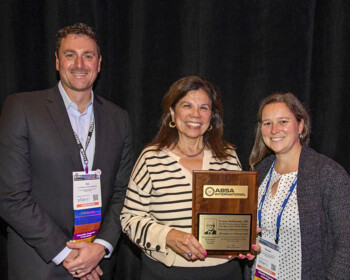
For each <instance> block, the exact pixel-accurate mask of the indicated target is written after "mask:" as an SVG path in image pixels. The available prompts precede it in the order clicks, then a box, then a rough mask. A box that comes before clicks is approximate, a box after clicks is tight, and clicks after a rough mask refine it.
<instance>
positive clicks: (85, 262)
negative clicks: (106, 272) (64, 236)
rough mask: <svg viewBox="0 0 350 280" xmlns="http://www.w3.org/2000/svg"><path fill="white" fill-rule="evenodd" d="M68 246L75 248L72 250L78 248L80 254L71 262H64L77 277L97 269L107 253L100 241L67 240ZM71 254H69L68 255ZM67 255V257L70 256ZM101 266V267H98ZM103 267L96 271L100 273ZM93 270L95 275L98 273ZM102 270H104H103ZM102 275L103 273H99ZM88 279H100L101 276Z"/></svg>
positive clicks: (66, 267)
mask: <svg viewBox="0 0 350 280" xmlns="http://www.w3.org/2000/svg"><path fill="white" fill-rule="evenodd" d="M67 247H68V248H70V249H73V250H72V251H75V250H77V251H78V253H79V255H78V256H77V257H76V258H75V259H73V260H71V261H70V262H68V261H67V262H63V266H64V267H65V269H67V270H68V272H69V273H70V274H71V275H72V276H74V277H75V278H82V277H83V276H85V275H87V274H89V273H90V272H92V271H93V270H95V269H96V268H97V266H98V264H99V262H100V261H101V259H102V258H103V257H104V255H105V249H104V247H103V246H102V245H101V244H98V243H89V242H85V241H82V242H67ZM68 256H69V255H68ZM68 256H67V257H68ZM98 268H99V267H98ZM100 270H101V269H100V268H99V269H97V271H95V272H96V273H97V274H99V271H100ZM95 272H93V274H94V275H91V276H95V275H96V273H95ZM101 272H102V271H101ZM99 275H102V274H99ZM87 279H99V278H91V277H89V278H87Z"/></svg>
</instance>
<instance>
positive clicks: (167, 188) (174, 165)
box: [121, 147, 242, 267]
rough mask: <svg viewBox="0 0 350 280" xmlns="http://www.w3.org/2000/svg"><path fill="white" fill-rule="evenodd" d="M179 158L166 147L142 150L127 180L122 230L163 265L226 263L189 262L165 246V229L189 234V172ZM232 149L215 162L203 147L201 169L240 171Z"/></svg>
mask: <svg viewBox="0 0 350 280" xmlns="http://www.w3.org/2000/svg"><path fill="white" fill-rule="evenodd" d="M179 160H180V157H178V156H176V155H175V154H173V153H172V152H171V151H170V150H168V149H165V150H163V151H160V152H159V151H156V149H155V147H148V148H146V149H144V150H143V151H142V153H141V155H140V156H139V158H138V160H137V162H136V164H135V166H134V169H133V172H132V175H131V178H130V182H129V187H128V191H127V194H126V198H125V203H124V208H123V211H122V214H121V223H122V227H123V231H124V232H125V233H127V234H128V236H129V237H130V239H131V240H132V241H133V242H134V243H135V244H137V245H138V246H139V247H140V248H141V249H142V250H144V252H145V253H146V254H147V255H148V256H150V257H152V258H153V259H155V260H157V261H160V262H162V263H164V264H165V265H167V266H171V265H174V266H186V267H197V266H211V265H217V264H221V263H224V262H226V260H224V259H217V258H207V259H206V260H205V261H203V262H202V261H200V262H199V261H197V262H189V261H187V260H186V259H184V258H183V257H181V256H179V255H177V254H176V253H175V252H173V251H172V250H171V249H170V248H166V236H167V234H168V232H169V231H170V230H171V229H173V228H176V229H178V230H182V231H185V232H188V233H191V227H192V173H190V171H188V170H187V169H186V168H184V167H183V166H182V165H181V164H179ZM241 169H242V168H241V164H240V162H239V160H238V157H237V155H236V152H235V151H232V153H231V156H230V157H229V158H228V159H226V160H224V161H218V160H216V159H214V158H213V155H212V153H211V152H210V151H207V150H205V151H204V156H203V166H202V170H214V171H234V170H241Z"/></svg>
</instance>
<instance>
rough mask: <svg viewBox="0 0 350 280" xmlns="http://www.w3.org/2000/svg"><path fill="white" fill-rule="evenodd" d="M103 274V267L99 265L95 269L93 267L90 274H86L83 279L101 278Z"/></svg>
mask: <svg viewBox="0 0 350 280" xmlns="http://www.w3.org/2000/svg"><path fill="white" fill-rule="evenodd" d="M102 275H103V272H102V269H101V268H100V266H97V267H96V268H95V269H93V270H92V271H91V272H90V273H89V274H86V275H85V276H83V277H82V278H80V279H81V280H100V276H102Z"/></svg>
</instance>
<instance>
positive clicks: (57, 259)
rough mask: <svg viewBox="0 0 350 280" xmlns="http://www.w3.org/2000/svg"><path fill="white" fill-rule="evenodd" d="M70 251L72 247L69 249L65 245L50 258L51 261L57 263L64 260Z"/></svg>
mask: <svg viewBox="0 0 350 280" xmlns="http://www.w3.org/2000/svg"><path fill="white" fill-rule="evenodd" d="M71 251H72V249H69V248H68V247H67V246H66V247H65V248H64V249H63V250H62V251H61V252H60V253H59V254H58V255H57V256H56V257H54V258H53V259H52V261H53V262H54V263H55V264H56V265H59V264H60V263H61V262H63V261H64V259H65V258H66V257H67V256H68V255H69V253H70V252H71Z"/></svg>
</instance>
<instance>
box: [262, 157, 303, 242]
mask: <svg viewBox="0 0 350 280" xmlns="http://www.w3.org/2000/svg"><path fill="white" fill-rule="evenodd" d="M275 162H276V160H275V161H274V162H273V164H272V166H271V169H270V173H269V180H268V182H267V184H266V188H265V192H264V194H263V196H262V198H261V201H260V203H259V208H258V221H259V228H261V213H262V208H263V205H264V201H265V197H266V194H267V190H268V189H269V185H270V182H271V177H272V171H273V167H274V166H275ZM297 181H298V174H297V175H296V176H295V178H294V181H293V183H292V185H291V187H290V189H289V192H288V194H287V197H286V198H285V199H284V201H283V203H282V206H281V210H280V211H279V214H278V216H277V221H276V228H277V229H276V239H275V242H276V244H278V240H279V236H280V234H279V232H280V227H281V219H282V214H283V211H284V208H285V207H286V205H287V203H288V200H289V198H290V196H291V195H292V193H293V191H294V189H295V187H296V185H297ZM260 236H261V234H260Z"/></svg>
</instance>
